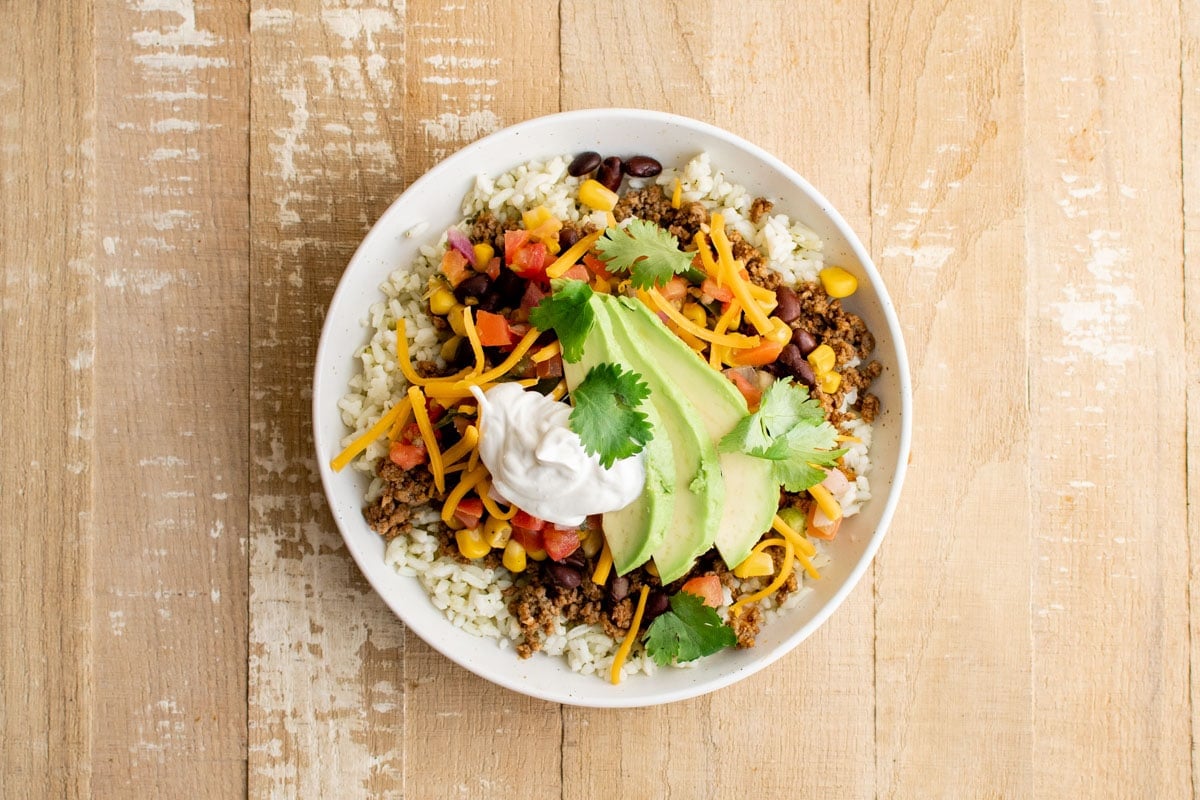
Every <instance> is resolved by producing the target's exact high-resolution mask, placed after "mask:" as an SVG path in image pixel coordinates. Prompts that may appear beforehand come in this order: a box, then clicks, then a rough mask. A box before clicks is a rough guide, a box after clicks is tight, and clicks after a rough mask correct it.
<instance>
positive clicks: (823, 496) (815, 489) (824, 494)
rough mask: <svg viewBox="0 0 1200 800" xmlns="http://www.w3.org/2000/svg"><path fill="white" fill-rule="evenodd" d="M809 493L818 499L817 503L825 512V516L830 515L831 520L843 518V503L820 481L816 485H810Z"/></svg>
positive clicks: (814, 498)
mask: <svg viewBox="0 0 1200 800" xmlns="http://www.w3.org/2000/svg"><path fill="white" fill-rule="evenodd" d="M808 493H809V494H810V495H812V499H813V500H816V501H817V505H818V506H819V507H820V509H821V511H823V512H824V513H825V516H827V517H829V521H830V522H833V521H834V520H839V519H841V518H842V507H841V505H840V504H839V503H838V501H837V500H836V499H835V498H834V496H833V494H831V493H830V491H829V490H828V489H826V488H825V487H824V486H822V485H821V484H819V483H818V484H817V485H816V486H810V487H808Z"/></svg>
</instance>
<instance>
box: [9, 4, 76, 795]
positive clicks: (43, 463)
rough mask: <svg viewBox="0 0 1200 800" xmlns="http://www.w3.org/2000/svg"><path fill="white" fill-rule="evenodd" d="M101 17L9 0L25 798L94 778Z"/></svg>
mask: <svg viewBox="0 0 1200 800" xmlns="http://www.w3.org/2000/svg"><path fill="white" fill-rule="evenodd" d="M91 22H92V11H91V4H90V3H89V2H86V0H79V1H78V2H70V3H55V4H20V5H18V4H9V6H8V7H7V8H6V10H5V13H4V24H5V29H6V33H5V44H4V47H3V48H0V196H2V197H3V198H4V202H3V204H0V275H2V276H3V280H2V281H0V364H2V365H3V376H4V378H3V380H4V391H3V392H0V436H2V437H3V441H4V443H5V459H4V467H3V468H2V469H0V552H3V557H2V558H0V742H2V743H3V744H2V745H0V796H2V797H11V798H25V797H38V796H47V797H51V796H52V797H72V798H75V797H87V796H88V795H89V793H90V782H91V760H90V757H89V756H90V752H91V739H92V724H91V723H92V700H93V694H92V683H91V656H92V650H91V609H92V570H91V567H92V563H91V562H92V545H91V540H90V538H89V536H88V530H89V525H90V518H91V512H92V508H93V497H92V479H93V462H92V453H93V442H94V439H93V436H92V434H93V430H94V428H93V416H92V414H93V407H92V400H93V378H94V369H93V354H94V338H93V337H94V333H95V289H94V283H93V278H92V271H93V268H94V260H93V250H94V247H95V244H96V237H95V227H94V224H93V223H94V218H93V211H94V199H95V198H94V191H95V174H94V166H95V165H94V161H93V155H92V145H93V139H92V134H93V126H94V123H95V116H94V115H95V92H94V89H93V76H94V65H93V49H92V38H91ZM47 52H52V53H53V54H54V57H53V58H47V57H46V54H47Z"/></svg>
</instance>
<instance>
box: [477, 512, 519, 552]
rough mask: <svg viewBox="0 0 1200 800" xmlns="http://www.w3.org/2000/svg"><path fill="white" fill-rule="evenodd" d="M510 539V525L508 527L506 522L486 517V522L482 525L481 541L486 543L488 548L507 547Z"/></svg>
mask: <svg viewBox="0 0 1200 800" xmlns="http://www.w3.org/2000/svg"><path fill="white" fill-rule="evenodd" d="M511 537H512V525H509V524H508V523H507V522H506V521H504V520H502V519H496V518H495V517H488V521H487V522H485V523H483V539H484V541H486V542H487V543H488V546H489V547H492V548H499V547H507V546H508V542H509V540H510V538H511Z"/></svg>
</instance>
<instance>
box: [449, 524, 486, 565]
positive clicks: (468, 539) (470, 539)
mask: <svg viewBox="0 0 1200 800" xmlns="http://www.w3.org/2000/svg"><path fill="white" fill-rule="evenodd" d="M454 541H456V542H458V552H460V553H462V556H463V558H483V557H484V556H486V555H487V554H488V553H489V552H491V549H492V548H491V545H489V544H488V543H487V542H486V541H484V538H483V536H482V534H480V533H479V528H469V529H466V528H465V529H463V530H461V531H455V532H454Z"/></svg>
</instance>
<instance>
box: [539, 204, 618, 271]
mask: <svg viewBox="0 0 1200 800" xmlns="http://www.w3.org/2000/svg"><path fill="white" fill-rule="evenodd" d="M609 216H610V217H611V216H612V214H609ZM611 224H613V225H615V224H616V223H611ZM603 234H604V231H593V232H592V233H589V234H588V235H587V236H585V237H583V238H582V239H580V240H579V241H578V242H576V243H575V244H573V245H571V246H570V247H568V248H567V252H565V253H563V254H562V255H561V256H559V257H558V258H556V259H554V263H553V264H551V265H550V266H548V267H546V277H548V278H561V277H562V276H563V275H564V274H566V272H567V270H569V269H570V268H571V267H573V266H575V262H576V261H578V260H579V259H581V258H583V254H584V253H586V252H587V251H588V250H591V249H592V245H594V244H595V243H596V240H597V239H599V238H600V237H601V236H602V235H603Z"/></svg>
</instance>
